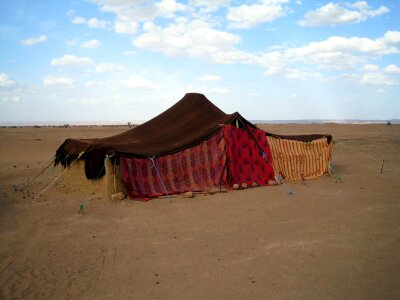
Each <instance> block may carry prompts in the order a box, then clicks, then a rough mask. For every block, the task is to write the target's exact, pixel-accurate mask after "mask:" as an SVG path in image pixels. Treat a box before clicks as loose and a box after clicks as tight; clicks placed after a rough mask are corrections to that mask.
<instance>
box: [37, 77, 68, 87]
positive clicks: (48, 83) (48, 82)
mask: <svg viewBox="0 0 400 300" xmlns="http://www.w3.org/2000/svg"><path fill="white" fill-rule="evenodd" d="M74 84H75V81H74V80H73V79H72V78H68V77H56V76H47V77H45V78H44V79H43V86H45V87H52V86H58V87H62V86H64V87H72V86H74Z"/></svg>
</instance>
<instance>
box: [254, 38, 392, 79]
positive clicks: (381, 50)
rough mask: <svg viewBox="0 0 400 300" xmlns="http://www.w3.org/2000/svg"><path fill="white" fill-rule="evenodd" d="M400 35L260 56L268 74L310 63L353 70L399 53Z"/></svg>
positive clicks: (314, 45)
mask: <svg viewBox="0 0 400 300" xmlns="http://www.w3.org/2000/svg"><path fill="white" fill-rule="evenodd" d="M397 33H398V32H390V34H388V33H386V34H385V35H384V36H383V37H381V38H377V39H375V40H373V39H369V38H360V37H352V38H345V37H340V36H333V37H329V38H328V39H326V40H323V41H320V42H312V43H309V44H306V45H304V46H300V47H292V48H284V49H281V50H277V51H271V52H267V53H265V54H263V55H261V56H260V58H259V64H261V65H264V66H265V67H266V68H267V75H270V74H269V73H276V72H275V71H274V70H280V69H284V68H285V67H286V66H287V65H290V64H294V63H304V64H310V65H314V66H316V67H318V68H327V69H337V70H339V69H351V68H354V67H356V66H357V65H358V64H360V63H363V62H365V61H366V60H367V59H368V58H369V57H379V56H383V55H388V54H397V53H400V50H399V49H398V48H397V47H396V46H395V45H394V44H393V43H395V42H396V41H397ZM399 33H400V32H399Z"/></svg>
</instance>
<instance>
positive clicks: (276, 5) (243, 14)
mask: <svg viewBox="0 0 400 300" xmlns="http://www.w3.org/2000/svg"><path fill="white" fill-rule="evenodd" d="M286 2H287V0H264V1H258V3H256V4H252V5H248V4H242V5H239V6H235V7H230V8H229V9H228V14H227V16H226V18H227V19H228V21H229V22H230V26H231V27H232V28H251V27H255V26H257V25H259V24H262V23H269V22H272V21H274V20H276V19H278V18H280V17H283V16H285V15H286V14H287V11H286V9H285V8H284V7H283V4H284V3H286Z"/></svg>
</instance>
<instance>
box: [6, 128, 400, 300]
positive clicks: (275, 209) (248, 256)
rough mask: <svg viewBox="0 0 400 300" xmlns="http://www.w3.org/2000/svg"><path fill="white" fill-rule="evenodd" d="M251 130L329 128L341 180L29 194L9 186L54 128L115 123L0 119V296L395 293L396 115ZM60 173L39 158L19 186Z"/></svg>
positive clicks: (102, 132)
mask: <svg viewBox="0 0 400 300" xmlns="http://www.w3.org/2000/svg"><path fill="white" fill-rule="evenodd" d="M260 127H262V128H263V129H265V130H268V131H271V132H274V133H277V134H304V133H331V134H332V135H333V136H334V139H335V141H336V143H335V145H334V148H333V159H332V166H333V168H334V170H335V171H336V172H337V173H338V174H339V175H340V178H341V180H342V182H341V183H339V182H338V179H337V178H335V177H329V176H323V177H321V178H318V179H316V180H310V181H306V182H305V183H300V182H297V183H289V184H284V185H280V186H275V187H258V188H249V189H246V190H240V191H229V192H228V193H220V194H214V195H197V196H196V197H195V198H193V199H187V198H181V197H175V198H172V199H165V198H164V199H154V200H151V201H149V202H147V203H144V202H139V201H133V200H129V199H128V200H124V201H121V202H118V203H113V202H110V201H107V200H104V199H102V197H101V195H99V194H91V193H90V194H89V193H82V192H79V191H76V190H71V189H68V188H67V187H65V186H63V185H62V184H61V183H60V182H57V183H56V184H55V185H54V186H53V187H52V188H51V189H49V190H48V191H47V192H46V193H45V194H44V195H43V196H42V197H41V198H39V199H38V202H37V203H33V202H32V200H31V198H30V197H29V196H28V195H27V194H23V193H22V192H20V191H18V190H15V189H17V188H18V187H20V186H21V184H24V183H25V182H27V180H29V179H30V178H33V177H34V176H35V175H36V174H38V173H39V172H40V171H41V170H42V169H43V168H44V167H45V166H46V165H47V164H49V162H51V160H52V157H53V155H54V153H55V150H56V149H57V147H58V146H59V145H60V144H61V143H62V142H63V140H64V139H65V138H67V137H74V138H89V137H103V136H109V135H113V134H117V133H119V132H121V131H123V130H127V129H128V128H127V127H70V128H50V127H45V128H32V127H31V128H2V129H0V197H1V198H0V298H2V299H22V298H23V299H400V125H393V126H387V125H339V124H310V125H296V124H287V125H261V126H260ZM383 160H384V166H383V170H382V174H381V169H382V161H383ZM60 171H61V168H60V167H56V168H53V167H51V168H49V169H48V170H47V171H46V172H45V173H44V174H43V175H42V176H41V177H39V178H38V179H37V180H36V181H35V184H33V185H32V186H31V187H30V188H29V190H31V191H32V192H36V193H37V192H38V191H40V190H41V189H42V188H44V187H45V186H46V185H47V183H48V182H49V180H50V179H51V178H53V177H54V176H56V175H57V174H59V173H60ZM14 186H15V188H14ZM290 191H291V192H292V195H290V193H289V192H290ZM81 203H83V204H84V214H79V213H78V212H79V207H80V204H81Z"/></svg>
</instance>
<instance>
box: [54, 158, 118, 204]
mask: <svg viewBox="0 0 400 300" xmlns="http://www.w3.org/2000/svg"><path fill="white" fill-rule="evenodd" d="M104 166H105V175H104V176H103V177H101V178H99V179H97V180H88V179H87V178H86V175H85V161H84V160H78V161H76V162H75V163H74V164H73V165H72V166H69V167H67V168H68V170H67V171H66V172H64V174H63V176H62V181H63V183H64V185H65V186H67V187H69V188H72V189H75V190H79V191H81V192H84V193H99V194H101V196H102V197H105V198H107V199H111V195H112V194H115V193H118V192H124V193H125V194H126V189H125V185H124V184H123V182H122V171H121V166H119V165H115V164H113V163H112V161H111V160H110V159H108V158H106V159H105V160H104Z"/></svg>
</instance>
